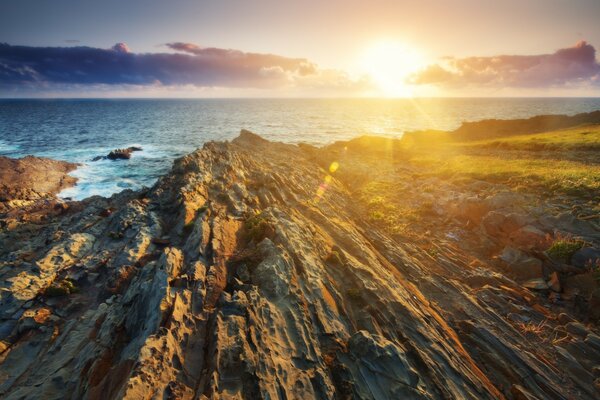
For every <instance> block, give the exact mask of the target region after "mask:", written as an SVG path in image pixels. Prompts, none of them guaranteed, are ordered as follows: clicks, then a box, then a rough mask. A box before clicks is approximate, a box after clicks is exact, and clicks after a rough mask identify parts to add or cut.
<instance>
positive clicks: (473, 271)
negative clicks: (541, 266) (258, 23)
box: [0, 131, 600, 399]
mask: <svg viewBox="0 0 600 400" xmlns="http://www.w3.org/2000/svg"><path fill="white" fill-rule="evenodd" d="M355 145H356V144H348V143H346V144H338V145H334V146H328V147H326V148H324V149H317V148H314V147H311V146H295V145H287V144H281V143H273V142H268V141H266V140H264V139H262V138H260V137H258V136H256V135H254V134H252V133H250V132H247V131H242V134H241V135H240V137H238V138H237V139H235V140H234V141H233V142H231V143H215V142H211V143H207V144H205V145H204V147H203V148H202V149H200V150H198V151H195V152H193V153H191V154H189V155H187V156H185V157H183V158H181V159H178V160H177V161H176V162H175V163H174V166H173V168H172V170H171V172H170V173H168V174H167V175H165V176H164V177H163V178H161V179H160V180H159V181H158V182H157V183H156V185H155V186H154V187H153V188H152V189H149V190H144V191H140V192H131V191H125V192H122V193H120V194H117V195H114V196H113V197H111V198H109V199H105V198H99V197H94V198H91V199H88V200H85V201H83V202H79V203H72V205H71V206H70V207H69V208H68V209H66V210H65V212H64V213H61V214H59V215H53V216H52V217H51V218H50V219H49V220H47V221H44V222H43V223H42V222H40V223H19V224H16V225H15V226H13V227H11V228H10V229H3V230H2V231H0V243H1V245H0V274H1V277H0V278H1V279H0V285H1V289H2V290H1V291H0V340H1V341H0V352H1V354H0V396H1V397H2V398H5V399H23V398H44V399H63V398H88V399H116V398H128V399H149V398H157V399H158V398H160V399H207V398H211V399H311V398H314V399H354V398H364V399H502V398H507V399H570V398H578V399H595V398H598V396H599V395H600V392H599V391H598V384H597V382H598V381H597V379H598V377H599V376H598V373H599V372H600V370H599V365H598V363H599V360H600V336H597V335H596V334H595V333H594V332H593V330H592V328H590V327H586V326H584V325H583V324H581V323H580V322H578V321H577V320H576V319H574V318H573V317H572V316H571V315H570V314H560V315H559V314H556V313H554V312H553V310H552V309H551V308H550V307H549V305H548V303H547V300H546V299H545V298H544V297H538V296H537V295H536V293H535V292H532V291H530V290H528V289H526V288H524V287H523V286H522V285H520V284H518V283H517V282H515V281H513V280H512V279H511V278H510V277H509V276H505V275H504V274H502V273H499V272H498V270H497V269H496V268H495V266H494V265H492V264H491V263H489V264H488V263H485V262H481V261H479V262H478V263H474V262H473V259H472V258H471V257H468V251H470V248H469V246H468V245H469V243H473V244H479V243H480V242H479V241H478V240H479V238H477V240H475V239H473V240H470V239H469V238H465V239H464V241H465V242H464V243H463V245H461V246H457V245H456V243H455V242H454V241H453V240H449V239H444V240H446V242H444V243H446V244H445V245H444V247H441V246H440V247H439V248H438V249H437V250H436V251H435V252H433V249H429V250H430V251H426V250H427V249H424V248H423V243H424V242H422V241H421V240H420V239H414V240H413V239H402V240H400V239H398V237H395V236H394V235H392V234H390V233H389V232H387V231H386V230H384V229H381V228H380V227H378V226H376V225H374V224H372V223H371V222H369V220H368V219H367V218H365V215H364V212H363V211H364V210H363V208H362V206H361V205H360V204H359V202H358V201H357V199H356V197H355V196H354V194H353V192H352V188H353V185H354V184H356V182H359V181H360V180H361V179H363V180H364V179H367V178H364V177H362V175H361V176H359V175H351V174H345V173H344V171H339V173H337V172H336V170H337V168H338V164H337V162H338V161H339V162H340V163H343V160H342V157H344V151H346V150H344V149H350V150H351V149H352V148H353V147H352V146H355ZM356 146H358V147H360V146H359V145H356ZM363 153H364V154H365V156H366V157H371V155H369V154H370V153H368V151H366V150H365V151H364V152H363ZM372 158H374V159H376V158H377V154H374V155H373V156H372ZM342 165H344V164H342ZM371 172H372V171H371ZM407 179H408V178H407ZM503 196H504V197H503ZM513 196H514V195H513ZM508 197H509V195H506V194H505V195H498V196H495V197H494V196H491V197H489V198H486V199H485V201H483V200H481V199H480V198H471V199H470V200H469V199H468V198H466V199H463V200H461V201H462V202H464V205H462V206H461V207H457V208H454V209H453V210H451V207H450V203H448V204H447V207H448V208H447V209H445V210H444V211H442V213H444V214H446V213H450V212H453V213H454V215H455V216H456V218H458V219H463V218H464V220H465V221H466V220H472V221H474V222H470V224H475V223H476V224H478V225H477V226H478V227H479V228H478V229H482V230H484V233H483V234H475V233H473V236H481V237H483V235H484V234H485V235H487V233H485V230H486V229H489V230H491V231H490V232H489V234H490V235H497V234H500V235H501V236H506V235H508V236H507V238H506V240H507V241H508V240H509V239H508V237H510V235H511V234H513V232H516V231H517V230H519V229H522V231H523V232H521V233H520V234H522V235H523V237H527V238H530V237H532V239H531V243H532V248H534V247H535V246H536V245H537V239H538V238H537V236H536V234H537V232H536V230H535V229H534V228H535V227H528V226H530V224H531V223H532V222H531V221H527V220H526V218H517V217H516V216H511V215H507V214H506V213H501V216H497V215H489V213H490V212H491V211H494V210H496V211H495V212H500V211H498V210H502V209H504V210H506V208H505V207H504V208H503V207H502V205H503V204H508V203H510V204H514V203H515V201H516V200H517V199H516V198H514V197H513V198H510V199H509V198H508ZM433 212H435V210H434V211H433ZM452 218H454V217H452ZM482 219H484V222H482ZM485 221H487V223H486V222H485ZM494 221H497V223H493V222H494ZM513 228H514V229H513ZM495 229H497V230H498V232H496V230H495ZM492 231H493V232H492ZM509 231H510V232H509ZM446 233H447V232H444V235H446ZM435 235H436V233H435V231H433V230H430V231H429V234H428V235H427V234H426V233H425V231H424V232H423V237H432V236H435ZM440 235H441V233H440ZM507 245H508V244H507ZM505 253H506V254H505V257H506V259H507V260H510V262H513V263H514V262H518V263H525V262H527V260H526V259H525V260H523V258H526V257H527V255H523V254H520V253H518V252H516V251H515V252H512V253H511V251H510V250H506V252H505ZM513 253H514V254H513ZM513 268H514V269H517V270H518V268H519V267H518V266H516V265H513ZM527 278H529V276H527ZM519 324H523V326H525V325H527V326H532V327H533V328H535V327H540V328H539V329H542V328H543V329H551V330H552V331H553V332H555V333H556V335H555V336H554V340H553V341H550V342H542V340H541V339H539V340H538V339H531V338H529V337H526V333H525V332H524V331H523V330H520V329H518V326H520V325H519ZM542 325H543V326H542ZM595 380H596V383H595Z"/></svg>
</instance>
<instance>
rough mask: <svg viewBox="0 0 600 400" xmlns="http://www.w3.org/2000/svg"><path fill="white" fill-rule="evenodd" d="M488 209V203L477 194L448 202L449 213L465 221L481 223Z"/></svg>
mask: <svg viewBox="0 0 600 400" xmlns="http://www.w3.org/2000/svg"><path fill="white" fill-rule="evenodd" d="M488 211H489V208H488V206H487V204H486V203H485V202H484V201H483V200H482V199H480V198H478V197H475V196H472V197H467V198H465V199H458V200H456V201H452V202H450V203H448V214H450V215H451V216H453V217H454V218H456V219H458V220H461V221H465V222H472V223H475V224H479V223H480V222H481V218H483V216H484V215H485V214H486V213H487V212H488Z"/></svg>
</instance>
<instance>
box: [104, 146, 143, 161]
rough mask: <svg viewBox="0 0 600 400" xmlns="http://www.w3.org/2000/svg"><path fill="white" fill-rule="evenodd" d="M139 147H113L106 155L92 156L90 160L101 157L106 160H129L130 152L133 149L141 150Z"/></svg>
mask: <svg viewBox="0 0 600 400" xmlns="http://www.w3.org/2000/svg"><path fill="white" fill-rule="evenodd" d="M142 150H143V149H142V148H141V147H137V146H131V147H127V148H124V149H115V150H112V151H111V152H110V153H108V154H107V155H106V156H97V157H94V158H92V161H99V160H103V159H108V160H129V159H130V158H131V153H133V152H134V151H142Z"/></svg>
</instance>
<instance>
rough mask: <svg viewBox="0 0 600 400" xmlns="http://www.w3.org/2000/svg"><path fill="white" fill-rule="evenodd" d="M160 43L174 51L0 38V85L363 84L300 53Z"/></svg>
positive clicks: (265, 86) (263, 86)
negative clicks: (43, 43) (26, 43)
mask: <svg viewBox="0 0 600 400" xmlns="http://www.w3.org/2000/svg"><path fill="white" fill-rule="evenodd" d="M166 46H167V47H168V48H169V49H170V50H174V51H176V53H173V52H171V53H166V52H165V53H134V52H132V51H131V50H130V49H129V47H128V46H127V45H126V44H125V43H117V44H116V45H114V46H113V47H112V48H111V49H100V48H93V47H85V46H75V47H31V46H14V45H10V44H7V43H0V85H1V86H4V87H11V88H12V89H13V90H15V89H16V90H19V88H37V89H39V90H43V89H44V88H45V87H48V86H53V87H58V86H60V87H69V86H72V87H77V88H81V86H82V85H84V86H85V85H104V86H106V85H109V86H111V85H115V86H117V85H120V86H126V85H137V86H189V85H192V86H194V87H198V88H206V87H221V88H253V89H278V88H288V89H290V88H295V87H302V85H309V86H311V87H320V88H336V89H338V90H339V89H340V88H342V89H343V90H348V91H351V90H359V89H360V88H362V87H364V85H367V83H366V82H365V81H364V80H358V81H355V80H353V79H351V78H350V77H349V76H348V75H346V74H345V73H343V72H340V71H335V70H326V69H320V68H319V67H318V66H317V65H316V64H314V63H312V62H310V61H308V60H306V59H303V58H289V57H283V56H278V55H273V54H259V53H246V52H242V51H239V50H230V49H219V48H213V47H206V48H204V47H200V46H197V45H195V44H192V43H181V42H177V43H168V44H167V45H166Z"/></svg>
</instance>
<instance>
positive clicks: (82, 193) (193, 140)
mask: <svg viewBox="0 0 600 400" xmlns="http://www.w3.org/2000/svg"><path fill="white" fill-rule="evenodd" d="M599 109H600V99H598V98H543V99H534V98H527V99H524V98H514V99H509V98H495V99H474V98H467V99H462V98H447V99H193V100H183V99H181V100H179V99H177V100H173V99H160V100H159V99H136V100H131V99H126V100H125V99H89V100H88V99H86V100H81V99H77V100H65V99H53V100H0V155H5V156H9V157H22V156H25V155H29V154H32V155H35V156H41V157H51V158H54V159H59V160H66V161H71V162H77V163H81V166H80V167H79V168H78V169H77V170H75V171H74V172H72V173H71V174H72V175H73V176H75V177H77V178H79V181H78V183H77V185H76V186H75V187H73V188H69V189H66V190H64V191H63V192H61V193H60V195H61V196H62V197H70V198H73V199H83V198H86V197H89V196H92V195H103V196H109V195H111V194H113V193H116V192H119V191H121V190H123V189H126V188H129V189H138V188H140V187H143V186H150V185H152V184H153V183H154V182H155V181H156V179H157V178H158V177H159V176H160V175H162V174H164V173H165V172H166V171H168V170H169V168H170V167H171V165H172V162H173V160H174V159H175V158H177V157H181V156H183V155H184V154H186V153H189V152H190V151H193V150H195V149H196V148H198V147H201V146H202V144H203V143H205V142H207V141H210V140H231V139H233V138H235V137H236V136H237V135H238V134H239V131H240V129H248V130H250V131H253V132H255V133H258V134H260V135H262V136H264V137H265V138H267V139H270V140H277V141H282V142H288V143H298V142H306V143H311V144H326V143H331V142H334V141H336V140H345V139H349V138H352V137H357V136H360V135H383V136H389V137H401V136H402V134H403V132H406V131H412V130H420V129H443V130H451V129H455V128H457V127H458V126H460V124H461V123H462V122H464V121H476V120H481V119H488V118H498V119H513V118H527V117H531V116H534V115H539V114H569V115H573V114H577V113H580V112H589V111H594V110H599ZM129 146H140V147H142V148H143V151H140V152H134V153H133V154H132V157H131V159H130V160H119V161H111V160H99V161H92V159H93V158H94V157H96V156H103V155H106V154H107V153H108V152H110V151H111V150H113V149H115V148H122V147H129Z"/></svg>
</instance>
